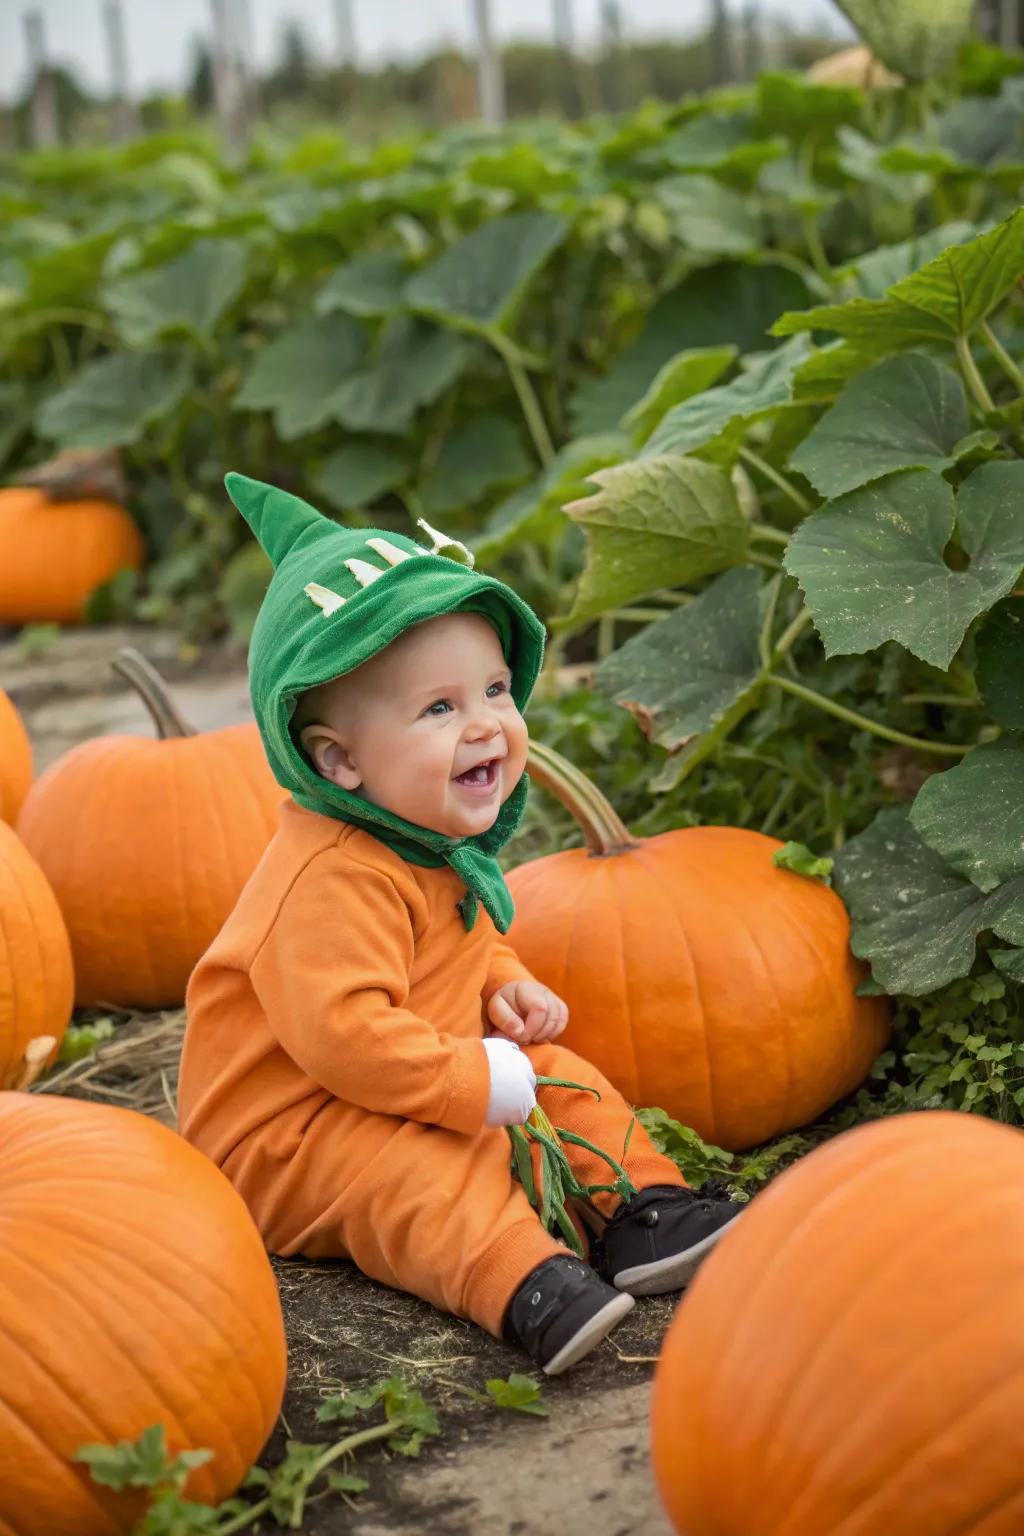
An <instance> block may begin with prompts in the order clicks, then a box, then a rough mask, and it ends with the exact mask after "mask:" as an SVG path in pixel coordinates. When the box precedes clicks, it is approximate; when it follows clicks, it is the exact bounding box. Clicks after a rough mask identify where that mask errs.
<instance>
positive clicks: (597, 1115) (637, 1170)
mask: <svg viewBox="0 0 1024 1536" xmlns="http://www.w3.org/2000/svg"><path fill="white" fill-rule="evenodd" d="M526 1050H527V1054H528V1055H529V1057H530V1060H531V1062H532V1063H533V1069H534V1071H535V1072H536V1073H537V1075H538V1077H559V1078H563V1079H566V1080H567V1081H569V1082H572V1083H585V1084H586V1085H587V1086H588V1087H590V1088H596V1089H597V1091H598V1093H600V1095H601V1102H600V1103H598V1101H597V1100H596V1099H595V1098H594V1096H593V1094H591V1093H578V1092H574V1091H573V1090H572V1089H569V1088H541V1089H540V1090H539V1091H538V1098H539V1101H540V1104H541V1108H542V1109H543V1110H544V1113H545V1114H546V1115H547V1117H548V1119H549V1120H550V1121H551V1123H552V1124H553V1125H555V1126H564V1128H565V1129H566V1130H567V1131H572V1132H573V1133H574V1134H575V1135H577V1136H583V1137H585V1138H586V1140H587V1141H591V1142H593V1143H594V1145H595V1146H598V1147H601V1148H603V1149H604V1150H605V1151H606V1152H610V1153H611V1155H612V1157H614V1158H615V1159H616V1161H617V1162H620V1163H622V1162H623V1158H622V1149H623V1146H624V1145H625V1141H626V1132H627V1131H628V1129H629V1126H630V1123H631V1121H632V1120H633V1111H632V1109H631V1108H630V1106H629V1105H628V1104H627V1103H626V1100H625V1099H624V1098H623V1097H622V1095H621V1093H619V1092H618V1090H617V1089H615V1088H613V1087H612V1085H611V1083H610V1082H609V1081H608V1079H607V1078H606V1077H604V1076H603V1075H602V1074H601V1073H600V1072H599V1071H598V1070H597V1068H596V1067H593V1066H591V1064H590V1062H589V1061H584V1060H583V1057H582V1056H577V1055H576V1054H575V1052H573V1051H567V1050H566V1049H565V1047H564V1046H561V1045H556V1044H551V1043H548V1044H544V1045H531V1046H527V1047H526ZM565 1151H566V1156H567V1157H568V1159H569V1162H570V1164H571V1165H572V1169H573V1172H574V1173H575V1175H576V1177H577V1178H578V1179H579V1181H580V1183H581V1184H610V1183H611V1182H612V1181H613V1180H614V1177H615V1175H614V1173H613V1172H612V1170H611V1168H609V1166H608V1164H607V1163H606V1162H604V1161H603V1160H602V1159H601V1158H599V1157H595V1156H594V1154H593V1153H592V1152H588V1151H587V1150H586V1148H585V1147H574V1146H573V1145H572V1144H571V1143H570V1142H566V1143H565ZM623 1167H624V1168H625V1170H626V1172H627V1173H628V1174H629V1176H630V1178H631V1179H632V1180H633V1183H634V1184H635V1185H636V1186H637V1188H638V1189H646V1188H647V1187H648V1186H649V1185H651V1184H676V1185H680V1186H682V1185H684V1184H685V1182H686V1181H685V1180H684V1178H683V1176H682V1174H681V1173H680V1172H679V1169H678V1168H677V1167H676V1165H675V1163H673V1162H672V1161H671V1159H670V1158H667V1157H666V1156H665V1155H664V1153H663V1152H659V1151H658V1149H657V1148H656V1147H655V1145H654V1143H653V1142H652V1141H651V1139H650V1137H649V1136H648V1135H647V1132H646V1131H645V1130H644V1129H643V1127H642V1126H641V1125H639V1124H635V1125H634V1126H633V1134H632V1136H631V1137H630V1140H629V1151H628V1152H627V1154H626V1158H625V1162H624V1163H623ZM594 1203H595V1205H597V1207H598V1209H599V1210H601V1211H603V1212H604V1214H605V1215H606V1216H610V1215H611V1213H612V1211H613V1210H614V1209H615V1207H616V1206H617V1205H618V1203H619V1197H618V1195H608V1194H602V1195H597V1196H596V1197H595V1200H594Z"/></svg>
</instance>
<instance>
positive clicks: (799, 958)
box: [508, 827, 888, 1148]
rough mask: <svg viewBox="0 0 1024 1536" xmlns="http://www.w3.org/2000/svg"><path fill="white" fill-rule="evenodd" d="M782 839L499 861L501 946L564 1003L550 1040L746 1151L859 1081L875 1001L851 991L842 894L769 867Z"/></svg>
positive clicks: (871, 1055)
mask: <svg viewBox="0 0 1024 1536" xmlns="http://www.w3.org/2000/svg"><path fill="white" fill-rule="evenodd" d="M780 846H781V844H780V843H779V842H777V841H776V839H774V838H770V837H763V836H762V835H761V834H760V833H757V832H748V831H743V830H741V829H738V828H733V827H693V828H687V829H684V830H680V831H674V832H664V833H661V834H660V835H659V836H657V837H652V838H648V839H645V840H641V841H640V842H639V843H638V844H637V846H635V847H633V848H630V849H627V850H626V851H624V852H620V853H614V854H609V855H607V856H604V857H593V856H591V855H589V854H588V853H587V851H586V850H584V849H572V850H569V851H568V852H565V853H557V854H553V855H551V856H549V857H548V858H543V859H536V860H534V861H533V862H532V863H529V864H524V865H522V866H521V867H520V868H519V869H516V870H513V871H512V872H511V874H510V875H509V877H508V884H509V886H510V888H511V890H512V893H513V895H514V897H515V902H516V917H515V921H514V922H513V924H512V928H511V930H510V932H509V940H510V942H511V943H512V945H513V947H514V948H515V950H516V952H517V953H518V955H519V956H520V958H521V959H522V960H523V961H524V963H525V964H526V965H527V967H528V968H529V969H530V970H531V971H532V972H533V974H534V975H536V976H537V977H538V978H539V979H540V980H541V981H544V982H546V983H547V985H548V986H550V987H552V988H553V989H554V991H556V992H557V993H558V994H559V996H561V997H563V998H564V999H565V1001H566V1002H567V1003H568V1005H569V1024H568V1027H567V1029H566V1031H565V1034H564V1035H563V1036H562V1043H563V1044H565V1045H567V1046H569V1048H570V1049H572V1050H576V1051H579V1052H580V1054H581V1055H583V1056H586V1057H587V1058H588V1059H589V1060H590V1061H593V1062H594V1064H595V1065H596V1066H598V1067H600V1068H601V1070H602V1071H603V1072H604V1073H605V1074H606V1075H607V1076H608V1077H609V1078H610V1079H611V1081H612V1082H613V1083H614V1084H615V1086H616V1087H617V1088H618V1089H619V1090H620V1092H622V1093H623V1094H625V1096H626V1097H627V1098H628V1099H629V1100H630V1102H631V1103H634V1104H653V1105H658V1106H660V1107H661V1108H663V1109H666V1110H668V1112H669V1113H670V1114H672V1115H674V1116H675V1117H676V1118H677V1119H679V1120H681V1121H682V1122H683V1123H684V1124H686V1125H690V1126H692V1127H693V1128H694V1129H695V1130H697V1131H698V1132H699V1133H700V1135H701V1136H703V1137H704V1138H705V1139H706V1140H708V1141H711V1142H713V1143H715V1144H717V1145H718V1146H722V1147H728V1148H739V1147H749V1146H753V1145H755V1144H756V1143H757V1142H760V1141H764V1140H766V1139H767V1138H768V1137H770V1136H775V1135H777V1134H778V1133H779V1132H780V1131H784V1130H788V1129H790V1128H792V1127H793V1126H798V1125H804V1124H806V1123H807V1122H808V1121H810V1120H813V1119H814V1118H815V1116H817V1115H819V1114H820V1113H821V1112H822V1110H824V1109H826V1108H827V1107H828V1105H830V1104H832V1103H834V1102H835V1100H836V1099H838V1098H841V1097H842V1096H843V1095H844V1094H845V1093H848V1092H850V1091H851V1090H852V1089H853V1088H855V1087H856V1086H857V1084H858V1083H859V1082H861V1081H862V1079H863V1078H864V1077H865V1076H866V1075H867V1072H868V1070H869V1068H870V1066H871V1063H872V1062H873V1060H874V1059H875V1057H876V1056H877V1054H878V1052H879V1051H880V1050H881V1048H882V1045H883V1043H884V1041H885V1037H886V1031H887V1017H888V1004H887V1003H886V1001H885V1000H884V999H879V998H856V997H855V996H854V988H855V987H856V986H857V984H858V982H859V981H860V980H861V978H862V976H863V975H864V970H863V968H862V967H860V966H859V965H858V964H857V962H856V961H855V960H854V959H853V956H852V955H851V953H850V950H849V921H848V918H847V914H846V909H845V908H844V906H843V904H842V902H841V901H840V900H839V897H838V896H836V895H835V893H834V892H833V891H831V890H829V889H828V888H827V887H826V886H824V885H823V884H822V883H821V882H820V881H817V880H808V879H804V878H803V877H801V876H799V875H794V874H792V873H790V872H789V871H786V870H782V869H777V868H775V866H774V865H773V864H772V853H773V851H774V850H775V849H776V848H778V847H780Z"/></svg>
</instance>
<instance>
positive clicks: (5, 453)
mask: <svg viewBox="0 0 1024 1536" xmlns="http://www.w3.org/2000/svg"><path fill="white" fill-rule="evenodd" d="M31 424H32V402H31V399H30V396H29V394H28V392H27V390H25V388H24V387H23V386H22V385H20V384H7V383H4V382H3V380H0V469H2V468H3V466H4V464H6V462H7V460H8V458H9V457H10V455H11V453H12V452H13V450H14V448H15V447H16V446H17V444H18V442H19V440H20V439H21V438H22V437H23V436H24V435H25V433H26V432H27V431H28V429H29V427H30V426H31Z"/></svg>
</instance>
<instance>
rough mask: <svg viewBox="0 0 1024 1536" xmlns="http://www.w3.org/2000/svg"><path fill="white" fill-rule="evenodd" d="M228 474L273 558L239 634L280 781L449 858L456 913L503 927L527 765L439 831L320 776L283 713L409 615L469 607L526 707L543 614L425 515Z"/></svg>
mask: <svg viewBox="0 0 1024 1536" xmlns="http://www.w3.org/2000/svg"><path fill="white" fill-rule="evenodd" d="M225 484H226V485H227V489H228V494H229V495H230V497H231V499H232V501H233V502H234V504H235V506H236V507H237V508H238V510H239V511H240V512H241V514H242V516H243V517H244V518H245V520H246V522H247V523H248V524H249V527H250V528H251V529H252V531H253V533H254V534H255V535H256V537H257V539H258V540H259V541H260V543H261V545H262V546H263V548H264V549H265V550H266V552H267V554H268V555H269V556H270V559H271V561H272V562H273V565H274V574H273V577H272V578H271V582H270V586H269V587H268V589H267V594H266V597H265V598H264V599H263V605H262V607H261V608H260V611H259V615H258V616H257V619H256V625H255V628H254V630H253V634H252V642H251V645H250V648H249V687H250V692H251V695H252V704H253V709H254V711H255V714H256V720H257V723H258V725H259V728H260V735H261V736H262V738H263V745H264V748H265V749H266V753H267V757H268V759H269V761H270V766H271V768H272V769H273V772H274V777H275V778H276V779H277V782H278V783H279V784H280V785H282V787H283V788H285V789H287V790H290V791H291V794H292V797H293V799H295V800H297V801H298V803H299V805H303V806H305V807H307V809H309V810H312V811H319V812H320V814H321V815H324V816H334V817H337V818H338V820H340V821H347V822H352V823H353V824H354V825H355V826H358V827H362V828H363V829H364V831H366V832H369V833H371V834H372V835H373V836H374V837H376V838H379V839H380V841H381V842H384V843H387V845H388V847H389V848H393V849H394V850H395V851H396V852H397V853H399V854H400V855H401V857H402V858H403V859H407V860H408V861H409V863H411V864H421V865H426V866H429V867H432V868H440V866H441V865H442V864H445V863H447V864H450V865H451V867H452V869H454V870H455V872H456V874H458V876H459V877H460V879H461V880H462V881H463V883H464V884H465V886H466V890H467V895H466V897H465V898H464V900H463V901H462V902H461V903H460V910H461V912H462V916H463V921H464V922H465V924H466V927H467V928H472V926H473V924H474V922H475V921H476V914H477V902H478V900H479V901H481V902H482V903H483V905H484V907H485V909H486V910H487V911H488V912H489V913H490V915H491V917H492V918H493V920H494V923H495V925H496V926H497V928H498V929H499V930H500V931H501V932H502V933H506V932H507V931H508V927H509V924H510V923H511V921H512V917H513V913H514V910H515V909H514V906H513V903H512V896H511V893H510V892H509V889H508V887H507V885H506V884H505V879H504V876H503V875H502V872H501V868H500V866H499V864H498V861H497V859H496V858H495V857H494V855H495V853H496V852H497V851H498V849H499V848H502V847H504V845H505V844H506V843H507V842H508V840H509V838H510V837H511V836H512V834H513V833H514V832H515V830H516V828H517V827H518V825H519V823H520V821H521V820H522V815H523V809H524V807H525V804H526V792H527V782H528V781H527V776H526V774H525V773H524V774H523V776H522V778H521V779H520V781H519V783H518V784H517V785H516V787H515V789H514V790H513V792H512V794H511V795H510V796H509V798H508V799H507V800H506V801H505V803H504V805H503V806H502V807H501V810H500V811H499V813H498V816H497V819H496V821H495V823H494V825H493V826H492V827H490V828H488V830H487V831H486V832H481V833H480V834H479V835H478V836H476V837H464V838H452V837H446V836H445V835H444V834H443V833H440V832H435V831H433V830H431V829H430V828H429V827H419V826H416V825H415V823H413V822H409V821H405V820H404V819H403V818H402V817H400V816H395V815H393V814H392V813H391V812H390V811H387V810H384V809H383V808H382V807H381V806H378V805H373V804H372V803H371V802H370V801H368V800H365V799H363V798H362V797H361V796H360V795H357V794H353V793H352V792H351V791H349V790H347V789H342V788H341V787H340V786H339V785H337V784H332V783H331V781H330V780H329V779H324V778H321V776H320V775H319V774H318V773H317V772H316V770H315V769H314V768H313V767H312V766H311V765H310V763H309V762H308V760H307V758H306V757H305V755H304V753H303V752H302V750H301V748H300V747H299V746H298V745H297V744H296V742H295V741H294V740H293V738H292V733H291V720H292V716H293V714H294V712H295V705H296V701H297V699H298V695H299V694H301V693H304V692H305V691H306V689H308V688H314V687H316V685H317V684H318V683H326V682H329V681H330V680H331V679H332V678H335V677H341V676H343V674H344V673H346V672H351V671H352V670H353V669H354V668H355V667H358V666H361V665H362V663H363V662H364V661H368V660H369V659H370V657H371V656H376V655H377V653H378V651H382V650H383V649H384V647H385V646H386V645H390V643H391V642H392V640H395V639H397V637H398V636H399V635H400V634H402V633H403V632H404V631H405V630H407V629H409V628H410V626H411V625H413V624H419V623H421V622H422V621H423V620H425V619H436V618H440V617H441V616H442V615H443V614H448V613H465V612H471V613H479V614H482V615H483V616H484V617H485V618H486V619H488V620H489V621H490V623H491V624H493V626H494V628H495V630H496V631H497V633H498V636H499V638H500V640H501V645H502V650H503V652H504V655H505V661H506V662H507V664H508V666H509V668H510V669H511V672H512V697H513V698H514V700H515V702H516V705H517V707H518V708H519V709H520V710H523V709H525V707H526V703H527V700H528V699H529V697H530V694H531V692H532V690H533V685H534V683H535V682H536V681H537V675H538V673H539V671H540V665H541V661H542V659H543V655H544V628H543V626H542V624H541V622H540V620H539V619H538V618H537V616H536V614H535V613H534V612H533V610H532V608H530V607H529V606H528V605H527V604H526V603H524V602H523V600H522V598H520V597H518V596H517V595H516V593H515V592H513V591H512V590H511V588H509V587H506V586H505V585H503V583H502V582H500V581H495V580H494V578H493V577H491V576H483V575H481V574H480V573H479V572H476V571H474V570H472V568H471V567H470V566H467V565H463V564H461V563H459V562H458V561H456V560H453V559H450V558H448V557H447V556H446V555H443V554H441V553H440V550H441V549H444V548H448V547H458V548H459V549H463V550H464V546H463V545H460V544H458V541H457V540H455V539H447V538H445V536H444V535H443V534H438V533H437V532H436V531H435V530H434V529H433V528H431V527H430V526H429V524H427V523H422V522H421V526H423V527H424V528H425V529H426V530H427V532H428V533H430V534H431V535H432V536H433V540H434V544H433V548H432V549H430V550H427V549H424V548H423V546H422V545H421V544H417V543H416V542H415V541H414V540H412V539H407V538H405V537H403V535H402V534H398V533H388V532H385V531H383V530H380V529H374V528H343V527H341V526H340V524H338V523H335V522H332V521H331V520H330V518H327V517H324V516H323V515H322V513H320V512H317V511H316V510H315V508H313V507H311V506H309V505H308V503H306V502H304V501H301V500H300V499H299V497H297V496H292V495H290V494H289V493H288V492H287V491H282V490H279V489H278V488H277V487H275V486H272V485H264V484H262V483H261V482H260V481H259V480H250V479H248V478H247V476H245V475H239V474H229V475H228V476H227V478H226V481H225ZM467 553H468V552H467ZM470 558H472V557H470Z"/></svg>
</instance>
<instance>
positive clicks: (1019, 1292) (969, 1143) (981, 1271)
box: [652, 1112, 1024, 1536]
mask: <svg viewBox="0 0 1024 1536" xmlns="http://www.w3.org/2000/svg"><path fill="white" fill-rule="evenodd" d="M1022 1209H1024V1135H1022V1134H1021V1132H1020V1131H1016V1130H1012V1129H1010V1128H1009V1127H1007V1126H1004V1125H996V1124H993V1123H992V1122H991V1121H987V1120H983V1119H981V1118H980V1117H975V1116H971V1115H960V1114H952V1113H945V1112H927V1113H921V1114H915V1115H901V1116H898V1117H896V1118H894V1119H891V1120H884V1121H876V1122H874V1123H873V1124H871V1125H866V1126H861V1127H859V1128H858V1129H857V1130H855V1131H850V1132H848V1133H847V1134H846V1135H844V1136H840V1137H839V1138H838V1139H837V1140H836V1141H834V1142H832V1143H831V1144H829V1145H828V1146H825V1147H822V1148H819V1150H817V1151H816V1152H812V1153H811V1154H810V1156H809V1157H807V1158H805V1159H804V1160H803V1161H802V1162H800V1163H798V1164H797V1165H796V1167H794V1168H792V1169H790V1170H789V1171H788V1172H787V1173H785V1174H783V1175H782V1177H781V1178H780V1179H779V1180H778V1181H777V1182H776V1183H775V1184H773V1185H772V1186H771V1188H769V1189H768V1190H767V1191H766V1192H765V1193H764V1194H762V1195H758V1197H757V1198H756V1199H755V1200H754V1202H753V1204H752V1206H751V1207H750V1210H749V1211H746V1212H745V1213H744V1214H743V1215H741V1216H740V1218H739V1220H738V1221H737V1222H736V1223H735V1224H734V1225H733V1227H732V1228H731V1229H730V1230H729V1232H727V1233H726V1235H725V1237H724V1238H723V1239H722V1242H721V1243H720V1244H719V1246H718V1247H717V1248H716V1250H715V1252H714V1253H713V1254H712V1255H711V1257H710V1258H709V1259H708V1261H707V1263H706V1264H705V1265H704V1267H703V1268H702V1269H701V1272H700V1274H699V1275H698V1277H697V1280H696V1282H695V1283H694V1285H693V1286H692V1287H691V1289H690V1291H689V1293H688V1295H687V1296H686V1298H685V1299H684V1301H683V1302H682V1304H681V1306H680V1307H679V1310H678V1312H677V1313H676V1316H675V1319H674V1320H673V1322H672V1325H671V1327H670V1329H669V1332H668V1335H667V1336H666V1339H665V1342H664V1345H663V1348H662V1355H661V1362H660V1364H659V1367H658V1371H657V1376H656V1379H655V1386H654V1397H653V1404H652V1449H653V1460H654V1468H655V1474H656V1476H657V1480H658V1486H659V1488H660V1490H661V1494H662V1497H663V1499H664V1501H665V1504H666V1505H667V1507H668V1511H669V1514H670V1516H671V1518H672V1520H673V1522H674V1524H675V1528H676V1530H677V1531H679V1532H682V1533H685V1536H1019V1533H1020V1532H1021V1531H1022V1530H1024V1456H1022V1455H1021V1424H1022V1423H1024V1322H1022V1319H1021V1298H1022V1297H1024V1221H1022V1220H1021V1210H1022Z"/></svg>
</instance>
